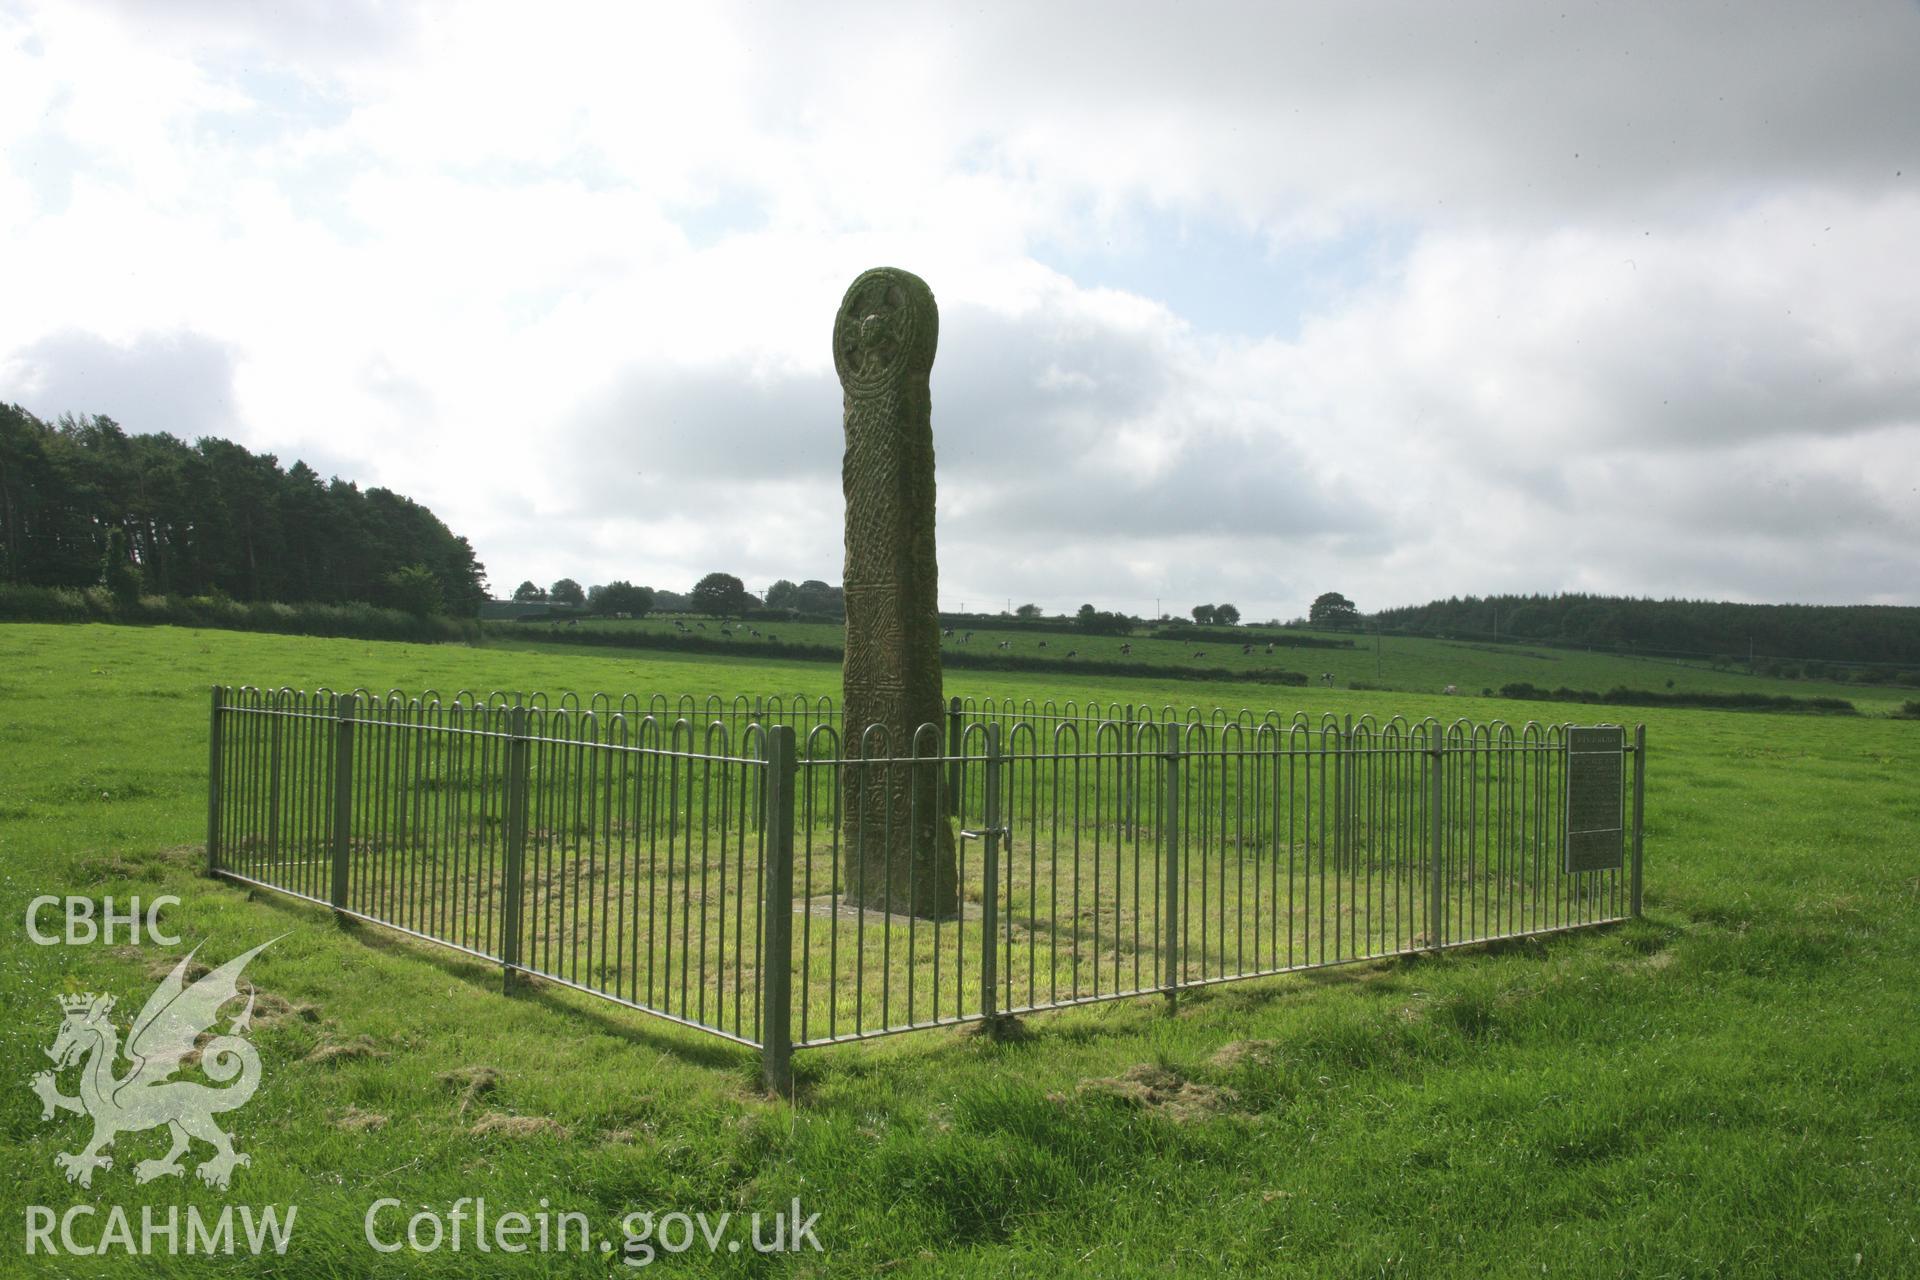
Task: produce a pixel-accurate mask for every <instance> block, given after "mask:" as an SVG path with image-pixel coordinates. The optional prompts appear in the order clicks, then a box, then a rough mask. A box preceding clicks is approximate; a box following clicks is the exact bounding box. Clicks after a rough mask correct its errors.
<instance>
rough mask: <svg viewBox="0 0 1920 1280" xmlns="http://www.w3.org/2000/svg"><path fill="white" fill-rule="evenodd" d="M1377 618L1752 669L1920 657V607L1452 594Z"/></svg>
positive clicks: (1390, 625) (1386, 623) (1441, 630)
mask: <svg viewBox="0 0 1920 1280" xmlns="http://www.w3.org/2000/svg"><path fill="white" fill-rule="evenodd" d="M1374 618H1375V619H1376V620H1377V621H1378V622H1379V623H1380V625H1382V626H1383V627H1385V628H1387V629H1388V630H1398V631H1411V632H1418V633H1423V634H1428V635H1437V634H1438V635H1453V636H1476V637H1488V638H1491V637H1498V638H1500V639H1514V640H1541V641H1548V642H1558V643H1570V644H1582V645H1592V646H1593V647H1595V648H1606V649H1630V650H1631V649H1637V650H1641V651H1645V652H1662V653H1671V654H1680V655H1693V656H1703V657H1704V656H1710V655H1716V654H1717V655H1723V656H1724V657H1725V659H1726V662H1727V663H1728V664H1729V665H1731V664H1733V663H1736V662H1737V663H1738V664H1741V665H1744V664H1745V663H1746V661H1747V658H1748V655H1749V654H1755V653H1759V654H1772V655H1775V656H1781V657H1793V658H1819V659H1825V660H1827V661H1834V662H1867V663H1888V664H1911V663H1920V608H1914V607H1911V606H1899V605H1808V604H1732V603H1725V602H1719V601H1709V600H1640V599H1633V598H1630V597H1622V596H1599V595H1586V594H1567V595H1551V596H1547V595H1531V596H1518V595H1498V596H1465V597H1460V596H1454V597H1450V598H1448V599H1446V600H1435V601H1433V602H1432V603H1430V604H1423V605H1412V606H1409V607H1405V608H1398V609H1383V610H1381V611H1380V612H1379V613H1377V614H1375V615H1374Z"/></svg>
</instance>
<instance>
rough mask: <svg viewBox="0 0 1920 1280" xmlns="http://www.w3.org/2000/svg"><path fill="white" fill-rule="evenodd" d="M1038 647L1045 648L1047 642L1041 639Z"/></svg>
mask: <svg viewBox="0 0 1920 1280" xmlns="http://www.w3.org/2000/svg"><path fill="white" fill-rule="evenodd" d="M1040 647H1041V648H1042V649H1044V648H1046V647H1047V642H1046V641H1045V640H1042V641H1041V642H1040Z"/></svg>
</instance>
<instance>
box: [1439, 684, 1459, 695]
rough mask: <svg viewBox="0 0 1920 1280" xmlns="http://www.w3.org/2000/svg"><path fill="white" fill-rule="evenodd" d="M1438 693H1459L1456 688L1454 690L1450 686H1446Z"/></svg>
mask: <svg viewBox="0 0 1920 1280" xmlns="http://www.w3.org/2000/svg"><path fill="white" fill-rule="evenodd" d="M1440 692H1442V693H1458V692H1460V691H1459V690H1458V689H1456V688H1454V687H1453V686H1452V685H1448V686H1447V687H1446V688H1444V689H1442V690H1441V691H1440Z"/></svg>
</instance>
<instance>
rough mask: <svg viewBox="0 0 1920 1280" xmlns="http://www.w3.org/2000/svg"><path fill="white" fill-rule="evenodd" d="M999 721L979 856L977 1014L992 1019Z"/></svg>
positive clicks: (992, 739)
mask: <svg viewBox="0 0 1920 1280" xmlns="http://www.w3.org/2000/svg"><path fill="white" fill-rule="evenodd" d="M1000 764H1001V757H1000V722H999V721H997V720H996V721H994V722H993V723H991V724H989V725H988V726H987V762H986V769H987V776H986V802H985V805H984V812H983V817H984V819H985V825H984V828H983V829H984V833H985V836H986V838H985V840H984V842H983V844H984V849H983V852H982V853H981V856H980V879H981V885H980V1013H981V1016H983V1017H985V1018H986V1019H988V1020H989V1021H991V1020H992V1019H993V1018H994V1017H995V1016H996V1015H997V1014H998V1013H999V1008H1000V1002H999V994H1000V993H999V986H1000V947H999V933H1000Z"/></svg>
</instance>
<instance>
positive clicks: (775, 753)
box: [760, 724, 799, 1093]
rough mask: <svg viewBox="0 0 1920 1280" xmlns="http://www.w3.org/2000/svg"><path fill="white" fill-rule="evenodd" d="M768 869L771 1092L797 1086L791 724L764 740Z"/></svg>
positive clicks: (765, 960)
mask: <svg viewBox="0 0 1920 1280" xmlns="http://www.w3.org/2000/svg"><path fill="white" fill-rule="evenodd" d="M763 741H764V743H765V746H764V747H763V750H764V752H765V760H766V782H765V785H766V793H765V794H766V804H765V809H764V812H765V814H766V824H767V826H766V833H767V865H766V881H765V883H766V887H765V890H764V893H765V901H764V903H763V904H762V907H761V912H760V919H761V931H762V938H761V942H760V968H761V973H762V977H761V980H760V1074H761V1078H762V1079H763V1080H764V1081H765V1083H766V1086H767V1088H769V1089H771V1090H772V1091H773V1092H775V1093H787V1092H789V1091H790V1090H791V1089H792V1088H793V807H794V806H793V793H794V777H795V774H796V773H797V772H798V770H799V762H798V760H797V759H796V757H795V754H794V745H793V726H791V725H784V724H782V725H775V726H773V728H771V729H769V730H768V731H767V733H766V734H765V736H764V739H763Z"/></svg>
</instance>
